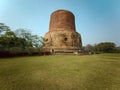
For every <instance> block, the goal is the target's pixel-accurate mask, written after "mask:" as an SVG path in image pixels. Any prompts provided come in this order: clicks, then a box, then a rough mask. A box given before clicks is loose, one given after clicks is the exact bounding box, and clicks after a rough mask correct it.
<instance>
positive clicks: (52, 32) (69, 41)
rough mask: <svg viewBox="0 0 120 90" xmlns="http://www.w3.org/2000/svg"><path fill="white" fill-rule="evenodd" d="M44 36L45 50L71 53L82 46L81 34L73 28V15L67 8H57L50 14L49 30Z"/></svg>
mask: <svg viewBox="0 0 120 90" xmlns="http://www.w3.org/2000/svg"><path fill="white" fill-rule="evenodd" d="M44 38H45V39H46V41H45V42H44V43H45V45H44V49H45V50H46V51H50V52H54V53H57V52H59V53H73V52H78V51H79V50H80V49H81V48H82V42H81V36H80V34H79V33H78V32H76V28H75V17H74V15H73V13H71V12H70V11H67V10H57V11H55V12H53V13H52V14H51V18H50V26H49V32H47V33H46V34H45V36H44Z"/></svg>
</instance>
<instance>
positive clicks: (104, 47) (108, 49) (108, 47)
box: [95, 42, 116, 53]
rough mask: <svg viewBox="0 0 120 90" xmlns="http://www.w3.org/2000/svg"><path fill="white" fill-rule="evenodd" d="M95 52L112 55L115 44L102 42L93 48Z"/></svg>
mask: <svg viewBox="0 0 120 90" xmlns="http://www.w3.org/2000/svg"><path fill="white" fill-rule="evenodd" d="M95 48H96V51H98V52H103V53H112V52H114V50H115V48H116V44H115V43H113V42H102V43H99V44H97V45H96V46H95Z"/></svg>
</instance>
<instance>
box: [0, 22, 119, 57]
mask: <svg viewBox="0 0 120 90" xmlns="http://www.w3.org/2000/svg"><path fill="white" fill-rule="evenodd" d="M44 41H45V39H44V38H43V37H40V36H38V35H33V34H31V32H30V31H29V30H28V29H22V28H21V29H17V30H15V31H13V30H11V29H10V27H9V26H7V25H5V24H4V23H0V57H2V56H4V57H7V56H9V55H10V56H11V55H13V56H19V55H20V56H24V55H41V53H42V48H43V46H44ZM82 51H83V53H84V52H91V53H120V46H119V47H116V44H115V43H113V42H101V43H99V44H96V45H90V44H88V45H86V46H83V48H82Z"/></svg>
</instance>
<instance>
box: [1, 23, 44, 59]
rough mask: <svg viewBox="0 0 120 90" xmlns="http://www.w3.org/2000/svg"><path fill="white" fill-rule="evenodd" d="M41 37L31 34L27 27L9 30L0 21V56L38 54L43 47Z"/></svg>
mask: <svg viewBox="0 0 120 90" xmlns="http://www.w3.org/2000/svg"><path fill="white" fill-rule="evenodd" d="M43 40H44V38H43V37H40V36H38V35H33V34H32V33H31V32H30V31H29V30H28V29H22V28H21V29H17V30H15V31H13V30H11V29H10V27H9V26H7V25H5V24H4V23H0V56H6V57H7V56H9V55H13V56H16V55H23V56H24V55H39V54H41V51H42V47H43Z"/></svg>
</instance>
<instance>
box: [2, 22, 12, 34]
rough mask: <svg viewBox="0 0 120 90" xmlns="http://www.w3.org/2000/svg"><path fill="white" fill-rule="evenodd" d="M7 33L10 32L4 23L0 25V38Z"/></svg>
mask: <svg viewBox="0 0 120 90" xmlns="http://www.w3.org/2000/svg"><path fill="white" fill-rule="evenodd" d="M7 31H10V28H9V27H8V26H6V25H5V24H4V23H0V36H1V35H3V34H4V33H5V32H7Z"/></svg>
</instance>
